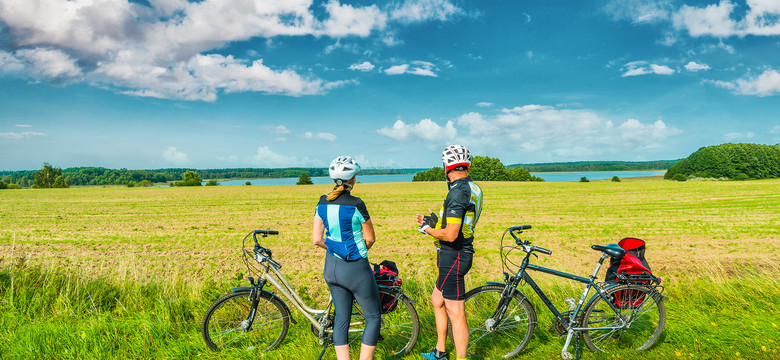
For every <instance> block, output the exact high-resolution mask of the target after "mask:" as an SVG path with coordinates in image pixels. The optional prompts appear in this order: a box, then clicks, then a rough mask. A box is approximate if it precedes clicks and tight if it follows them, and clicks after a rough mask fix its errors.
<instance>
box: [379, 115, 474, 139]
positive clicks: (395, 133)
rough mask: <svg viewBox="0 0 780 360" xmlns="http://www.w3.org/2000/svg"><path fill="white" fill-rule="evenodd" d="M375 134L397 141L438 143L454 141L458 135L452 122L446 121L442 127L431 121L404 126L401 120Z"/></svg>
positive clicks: (426, 120) (425, 120)
mask: <svg viewBox="0 0 780 360" xmlns="http://www.w3.org/2000/svg"><path fill="white" fill-rule="evenodd" d="M376 132H377V134H379V135H382V136H386V137H389V138H391V139H394V140H397V141H410V140H425V141H429V142H439V141H443V140H451V139H454V138H455V137H456V136H457V135H458V131H457V130H456V129H455V124H454V123H453V122H452V121H447V123H446V124H445V125H444V126H440V125H439V124H437V123H435V122H433V121H432V120H431V119H423V120H420V122H418V123H417V124H406V123H405V122H403V121H402V120H396V122H395V123H394V124H393V126H392V127H383V128H381V129H379V130H377V131H376Z"/></svg>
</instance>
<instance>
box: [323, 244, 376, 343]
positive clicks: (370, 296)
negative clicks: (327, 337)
mask: <svg viewBox="0 0 780 360" xmlns="http://www.w3.org/2000/svg"><path fill="white" fill-rule="evenodd" d="M323 275H324V276H325V282H326V283H327V284H328V287H329V288H330V295H331V296H332V297H333V309H334V311H335V319H334V324H333V345H336V346H339V345H347V344H348V343H349V340H348V339H347V334H348V331H349V322H350V320H351V318H352V300H353V299H356V300H357V302H358V304H360V308H361V309H362V310H363V316H364V317H365V319H366V328H365V331H363V344H366V345H369V346H376V343H377V340H378V339H379V327H380V326H381V322H380V316H381V310H380V305H379V289H378V288H377V287H376V280H374V273H373V271H371V265H370V264H369V262H368V259H366V258H362V259H360V260H356V261H344V260H341V259H339V258H337V257H335V256H333V255H332V254H331V253H330V252H327V255H325V270H324V271H323Z"/></svg>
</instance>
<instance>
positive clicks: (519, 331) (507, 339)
mask: <svg viewBox="0 0 780 360" xmlns="http://www.w3.org/2000/svg"><path fill="white" fill-rule="evenodd" d="M503 291H504V286H501V285H483V286H480V287H478V288H475V289H472V290H471V291H469V292H468V293H466V303H465V307H466V321H468V324H469V348H468V351H469V352H470V353H473V354H477V355H482V356H484V357H486V358H491V357H494V356H501V357H504V358H510V357H513V356H515V355H517V354H518V353H520V352H521V351H523V349H525V347H526V346H527V345H528V343H529V342H530V341H531V336H532V335H533V333H534V327H535V326H536V312H535V311H534V309H533V307H532V306H531V303H530V302H529V301H528V299H526V298H525V296H523V295H521V294H520V293H519V292H517V291H514V293H513V294H512V296H511V297H510V298H509V303H508V304H507V305H506V311H505V312H504V315H503V316H502V317H501V318H500V319H496V318H495V317H494V315H495V313H496V310H497V309H498V306H499V302H500V301H501V293H502V292H503Z"/></svg>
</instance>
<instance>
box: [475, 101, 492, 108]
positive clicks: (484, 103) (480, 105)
mask: <svg viewBox="0 0 780 360" xmlns="http://www.w3.org/2000/svg"><path fill="white" fill-rule="evenodd" d="M477 106H479V107H481V108H486V107H491V106H493V103H491V102H486V101H482V102H478V103H477Z"/></svg>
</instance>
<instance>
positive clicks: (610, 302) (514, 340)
mask: <svg viewBox="0 0 780 360" xmlns="http://www.w3.org/2000/svg"><path fill="white" fill-rule="evenodd" d="M530 228H531V226H530V225H522V226H513V227H510V228H508V229H507V230H506V231H504V234H503V235H502V236H501V249H500V250H501V251H500V252H501V259H502V267H503V269H504V270H506V269H508V268H509V267H510V266H512V267H517V268H518V270H517V272H516V273H515V274H514V275H510V274H509V273H508V272H506V271H504V282H503V283H500V282H487V284H486V285H483V286H480V287H477V288H475V289H472V290H471V291H469V292H468V293H467V294H466V300H465V306H466V318H467V319H468V324H469V332H470V337H469V352H470V353H474V354H478V355H479V354H499V356H502V357H504V358H510V357H513V356H515V355H517V354H518V353H520V352H521V351H523V349H525V347H526V346H527V345H528V343H529V342H530V341H531V336H532V335H533V332H534V329H535V328H536V327H537V317H536V311H535V310H534V308H533V306H532V305H531V303H530V301H528V297H527V296H526V295H525V294H523V293H522V292H521V291H519V290H518V289H517V287H518V285H520V284H521V283H522V282H525V283H526V284H528V285H529V286H530V287H531V288H532V289H533V290H534V292H536V294H537V295H538V296H539V298H540V299H541V300H542V302H544V304H545V305H546V306H547V308H549V309H550V311H551V312H552V313H553V314H554V315H555V320H554V324H553V329H554V330H555V332H556V333H557V334H558V335H559V336H564V335H566V343H565V344H564V346H563V349H562V350H561V356H562V357H563V358H564V359H572V358H573V357H572V354H571V353H570V352H569V351H568V349H569V346H570V345H571V344H572V340H574V342H575V348H576V349H575V356H576V357H577V358H579V357H580V352H581V348H580V337H581V338H582V339H583V340H584V341H585V344H587V346H588V347H589V348H590V349H591V350H593V351H610V350H616V349H636V350H647V349H649V348H650V347H651V346H653V344H655V343H656V341H658V338H659V337H660V336H661V333H662V331H663V329H664V324H665V322H666V308H665V306H664V301H665V300H667V298H666V297H665V296H663V291H664V288H663V286H661V285H660V280H659V279H658V278H656V277H654V276H653V275H649V274H641V275H625V274H619V277H620V279H619V280H618V281H614V282H612V281H610V282H603V283H597V282H595V280H596V276H597V274H598V272H599V269H601V266H602V264H603V262H604V260H606V259H609V258H618V259H619V258H622V257H623V255H624V254H625V250H623V249H622V248H621V247H620V246H618V245H617V244H609V245H606V246H603V245H593V246H591V248H592V249H593V250H597V251H600V252H602V255H601V258H600V259H599V262H598V264H597V265H596V270H594V271H593V274H592V275H591V276H590V277H588V278H586V277H581V276H577V275H572V274H568V273H565V272H561V271H557V270H553V269H549V268H545V267H541V266H537V265H534V264H531V263H529V260H530V257H531V255H533V256H536V257H538V255H537V254H545V255H551V254H552V251H550V250H547V249H544V248H541V247H538V246H532V245H531V242H530V241H527V240H525V241H524V240H521V239H520V238H518V237H517V235H519V234H521V233H522V232H523V230H527V229H530ZM507 233H509V234H511V235H512V237H513V238H514V240H515V241H514V244H513V245H510V246H504V237H505V236H506V234H507ZM516 249H520V250H522V251H523V252H525V257H524V258H523V261H522V263H521V264H520V265H517V264H515V263H513V262H512V261H511V260H510V259H509V258H508V256H509V254H510V253H511V252H512V251H513V250H516ZM528 270H533V271H539V272H543V273H546V274H550V275H554V276H558V277H562V278H566V279H570V280H574V281H578V282H581V283H584V284H586V286H585V291H583V293H582V295H581V296H580V298H579V301H577V302H575V301H574V299H573V298H567V299H566V302H567V303H568V306H569V309H568V310H567V311H559V310H558V309H557V308H556V307H555V305H553V303H552V302H551V301H550V299H549V298H548V297H547V296H546V295H545V293H544V291H542V289H541V288H540V287H539V285H537V284H536V282H534V280H533V279H532V278H531V276H530V274H529V273H528ZM591 289H594V290H595V291H596V293H595V294H594V295H593V296H592V297H590V299H589V300H588V301H587V302H585V299H586V298H587V296H588V293H589V292H590V290H591Z"/></svg>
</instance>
